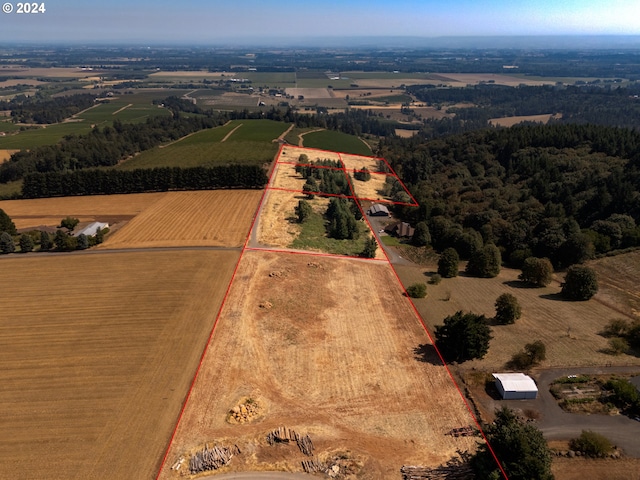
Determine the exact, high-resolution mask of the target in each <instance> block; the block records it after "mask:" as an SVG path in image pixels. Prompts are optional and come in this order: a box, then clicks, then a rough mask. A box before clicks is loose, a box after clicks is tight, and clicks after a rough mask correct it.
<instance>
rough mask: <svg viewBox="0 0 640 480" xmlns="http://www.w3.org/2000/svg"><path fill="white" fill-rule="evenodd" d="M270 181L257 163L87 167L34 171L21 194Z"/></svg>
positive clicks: (110, 191) (36, 195)
mask: <svg viewBox="0 0 640 480" xmlns="http://www.w3.org/2000/svg"><path fill="white" fill-rule="evenodd" d="M267 180H268V179H267V175H266V173H265V171H264V169H263V168H262V167H260V166H257V165H220V166H215V167H191V168H180V167H162V168H145V169H136V170H113V169H110V170H106V169H87V170H78V171H75V172H68V173H62V172H48V173H31V174H29V175H27V176H26V177H25V178H24V183H23V186H22V196H23V197H24V198H46V197H63V196H73V195H110V194H118V193H142V192H166V191H169V190H208V189H218V188H262V187H264V186H265V184H266V183H267Z"/></svg>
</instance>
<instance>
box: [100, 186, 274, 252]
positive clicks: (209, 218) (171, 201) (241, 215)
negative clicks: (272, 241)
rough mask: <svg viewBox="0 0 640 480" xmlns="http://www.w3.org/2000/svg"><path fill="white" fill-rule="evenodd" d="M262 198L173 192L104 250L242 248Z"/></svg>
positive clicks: (255, 193) (248, 193)
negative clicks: (192, 247)
mask: <svg viewBox="0 0 640 480" xmlns="http://www.w3.org/2000/svg"><path fill="white" fill-rule="evenodd" d="M260 198H262V191H261V190H207V191H200V192H169V193H167V194H165V196H163V197H162V198H161V199H160V200H159V201H158V202H155V203H154V204H152V205H150V206H149V208H147V209H146V210H144V211H143V212H142V213H141V214H140V215H138V216H137V217H135V218H134V219H133V220H131V221H130V222H129V223H128V224H127V225H125V226H124V227H123V228H122V229H120V230H119V231H118V232H116V233H115V234H114V235H113V236H111V237H110V238H109V239H108V240H107V241H106V242H105V243H104V244H102V245H101V246H100V248H147V247H176V246H224V247H240V246H242V244H243V243H244V240H245V239H246V237H247V233H248V231H249V227H250V225H251V220H252V219H253V216H254V214H255V212H256V209H257V208H258V203H259V202H260Z"/></svg>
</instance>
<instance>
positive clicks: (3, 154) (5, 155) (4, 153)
mask: <svg viewBox="0 0 640 480" xmlns="http://www.w3.org/2000/svg"><path fill="white" fill-rule="evenodd" d="M17 151H18V150H0V163H4V162H6V161H7V160H9V158H11V155H13V154H14V153H16V152H17Z"/></svg>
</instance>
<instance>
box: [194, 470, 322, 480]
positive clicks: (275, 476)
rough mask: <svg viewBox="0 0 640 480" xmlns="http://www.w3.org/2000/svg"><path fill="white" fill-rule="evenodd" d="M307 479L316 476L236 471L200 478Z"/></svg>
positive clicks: (225, 479)
mask: <svg viewBox="0 0 640 480" xmlns="http://www.w3.org/2000/svg"><path fill="white" fill-rule="evenodd" d="M254 478H255V479H258V480H309V479H311V478H318V477H315V476H311V475H308V474H306V473H287V472H237V473H225V474H224V475H211V476H208V477H202V480H253V479H254Z"/></svg>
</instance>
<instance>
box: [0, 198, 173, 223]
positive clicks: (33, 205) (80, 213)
mask: <svg viewBox="0 0 640 480" xmlns="http://www.w3.org/2000/svg"><path fill="white" fill-rule="evenodd" d="M165 195H168V194H167V193H136V194H131V195H95V196H87V197H60V198H38V199H33V200H4V201H1V202H0V208H1V209H3V210H4V211H5V212H6V213H7V214H8V215H9V216H10V217H11V219H12V220H13V223H15V224H16V228H31V227H34V228H35V227H39V226H42V225H46V226H51V227H55V226H56V225H60V220H62V219H63V218H65V217H68V216H70V217H75V218H78V219H79V220H80V221H81V222H89V221H105V222H109V223H114V221H116V222H117V221H123V220H127V219H131V218H133V217H134V216H135V215H137V214H139V213H140V212H142V211H143V210H144V209H146V208H148V207H149V206H150V205H152V204H153V203H155V202H157V201H158V200H160V199H161V198H163V197H164V196H165Z"/></svg>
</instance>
